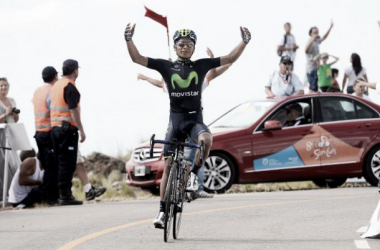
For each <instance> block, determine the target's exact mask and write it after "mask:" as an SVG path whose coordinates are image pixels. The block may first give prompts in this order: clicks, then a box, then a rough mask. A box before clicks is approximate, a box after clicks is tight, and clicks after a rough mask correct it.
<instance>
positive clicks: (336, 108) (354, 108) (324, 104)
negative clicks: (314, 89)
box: [320, 97, 378, 122]
mask: <svg viewBox="0 0 380 250" xmlns="http://www.w3.org/2000/svg"><path fill="white" fill-rule="evenodd" d="M320 105H321V111H322V112H321V113H322V121H323V122H333V121H345V120H353V119H366V118H375V117H378V114H377V113H376V112H375V111H373V110H372V109H370V108H369V107H367V106H366V105H365V104H362V103H359V102H357V101H355V100H353V99H349V98H342V97H323V98H320Z"/></svg>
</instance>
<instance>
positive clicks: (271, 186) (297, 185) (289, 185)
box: [227, 181, 371, 193]
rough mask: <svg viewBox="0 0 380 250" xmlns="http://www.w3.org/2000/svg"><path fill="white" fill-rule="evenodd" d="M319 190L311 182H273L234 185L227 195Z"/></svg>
mask: <svg viewBox="0 0 380 250" xmlns="http://www.w3.org/2000/svg"><path fill="white" fill-rule="evenodd" d="M370 186H371V185H370V184H368V183H366V182H364V183H361V182H359V183H357V182H348V183H345V184H343V185H342V186H341V188H352V187H370ZM310 189H321V188H320V187H318V186H316V185H315V184H314V183H313V182H311V181H300V182H275V183H259V184H235V185H233V186H232V187H231V188H230V189H229V190H228V191H227V193H250V192H277V191H296V190H310Z"/></svg>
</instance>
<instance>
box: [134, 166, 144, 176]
mask: <svg viewBox="0 0 380 250" xmlns="http://www.w3.org/2000/svg"><path fill="white" fill-rule="evenodd" d="M135 176H145V166H135Z"/></svg>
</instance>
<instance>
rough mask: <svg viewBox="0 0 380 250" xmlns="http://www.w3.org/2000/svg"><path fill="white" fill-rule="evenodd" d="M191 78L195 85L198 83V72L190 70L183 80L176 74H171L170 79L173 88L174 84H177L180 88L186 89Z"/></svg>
mask: <svg viewBox="0 0 380 250" xmlns="http://www.w3.org/2000/svg"><path fill="white" fill-rule="evenodd" d="M193 79H195V85H198V74H197V72H195V71H191V72H190V74H189V76H188V77H187V79H185V80H183V79H182V78H181V77H180V76H179V75H178V74H173V75H172V79H171V82H172V87H173V89H175V84H177V86H178V87H180V88H181V89H186V88H188V87H189V86H190V84H191V81H192V80H193ZM174 83H175V84H174Z"/></svg>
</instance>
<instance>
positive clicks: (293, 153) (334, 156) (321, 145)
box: [253, 125, 363, 171]
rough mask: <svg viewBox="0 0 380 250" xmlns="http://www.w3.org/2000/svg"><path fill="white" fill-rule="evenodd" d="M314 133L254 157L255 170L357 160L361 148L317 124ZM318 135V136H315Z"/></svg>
mask: <svg viewBox="0 0 380 250" xmlns="http://www.w3.org/2000/svg"><path fill="white" fill-rule="evenodd" d="M311 129H312V130H313V131H314V133H313V134H310V135H306V136H305V137H303V138H302V139H301V140H299V141H297V142H296V143H294V144H293V145H291V146H289V147H287V148H285V149H283V150H281V151H279V152H276V153H274V154H271V155H268V156H265V157H262V158H259V159H255V160H254V161H253V168H254V170H255V171H262V170H272V169H286V168H295V167H308V166H313V167H314V166H318V165H320V164H324V165H325V164H332V163H334V164H335V163H340V162H359V161H360V156H361V154H362V152H363V148H356V147H353V146H351V145H349V144H347V143H346V142H344V141H342V140H340V139H339V138H337V137H335V136H333V135H332V134H331V133H329V132H328V131H327V130H325V129H323V128H322V127H320V126H318V125H313V126H312V128H311ZM316 135H318V136H316Z"/></svg>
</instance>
